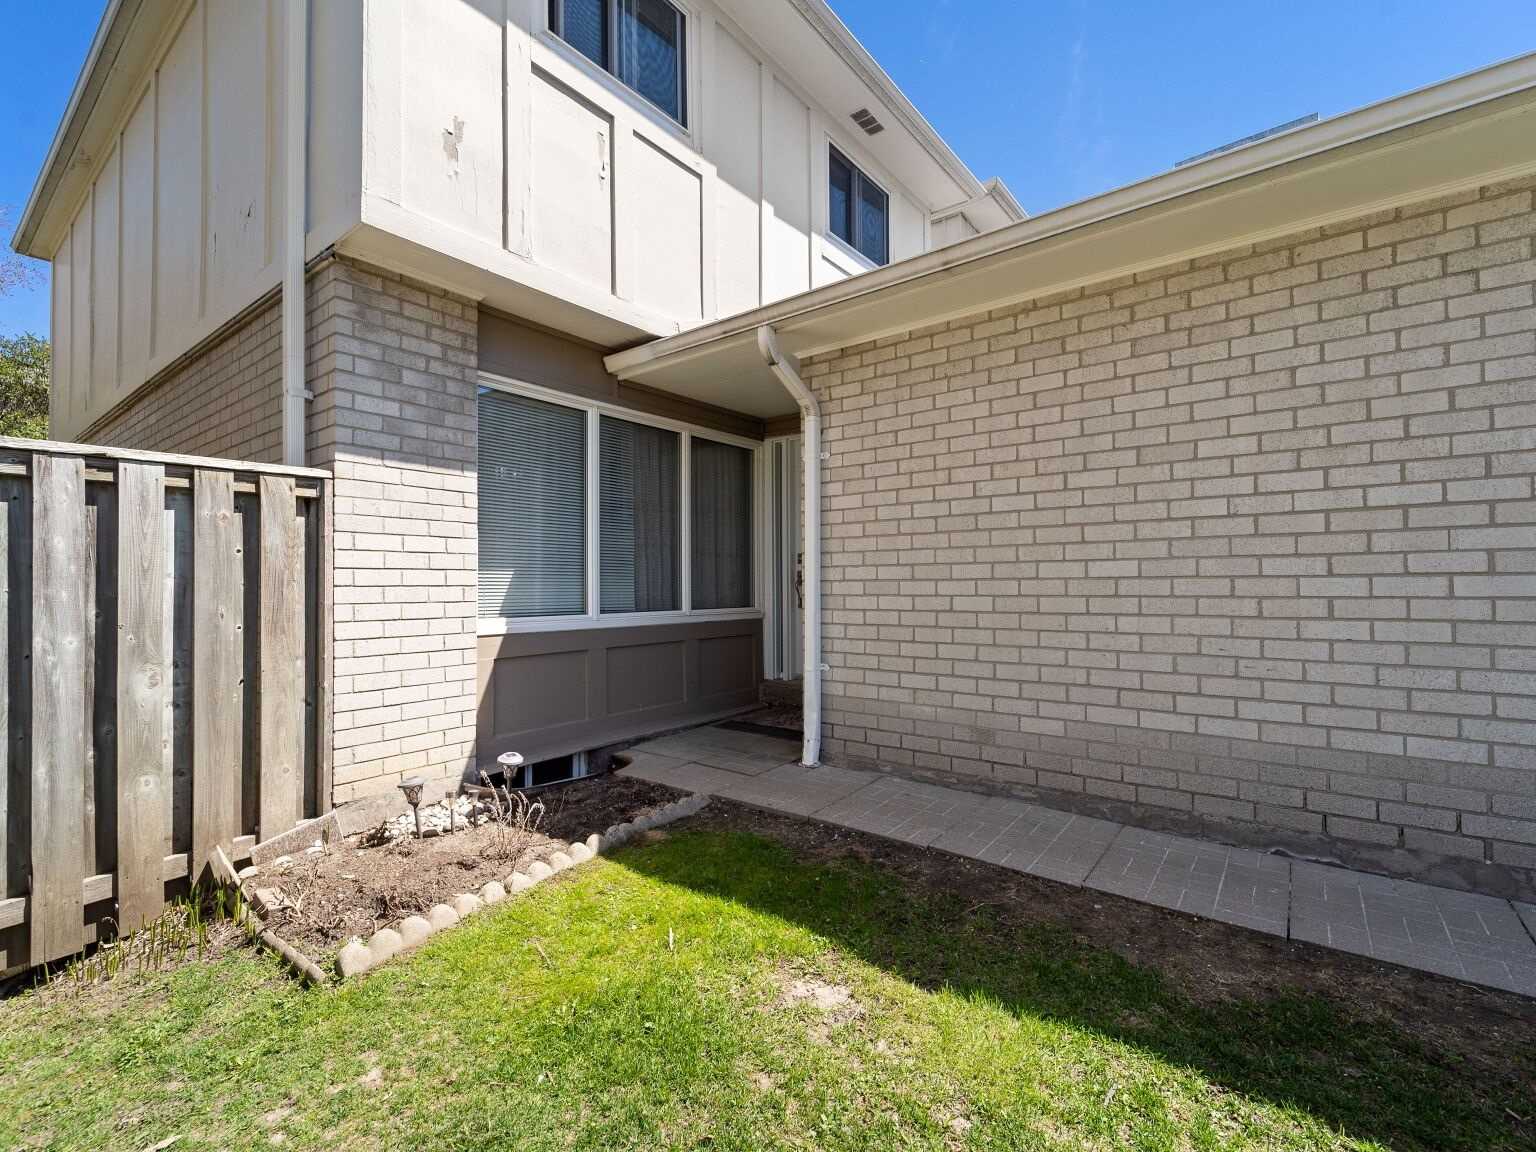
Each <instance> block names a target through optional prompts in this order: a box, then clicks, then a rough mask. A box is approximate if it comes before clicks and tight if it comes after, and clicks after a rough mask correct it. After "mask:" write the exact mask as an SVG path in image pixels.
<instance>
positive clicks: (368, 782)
mask: <svg viewBox="0 0 1536 1152" xmlns="http://www.w3.org/2000/svg"><path fill="white" fill-rule="evenodd" d="M476 320H477V309H476V306H475V304H474V303H473V302H471V301H468V300H465V299H461V298H459V297H455V296H451V295H448V294H446V293H444V292H442V291H440V290H438V289H435V288H429V287H426V286H424V285H419V284H415V283H412V282H410V281H407V280H403V279H401V278H399V277H397V276H394V275H392V274H390V273H385V272H380V271H378V270H376V269H371V268H367V267H365V266H361V265H357V264H353V263H350V262H346V261H341V260H336V261H332V262H331V263H329V264H327V265H325V266H323V267H322V268H321V269H319V270H318V271H317V272H316V273H315V274H314V276H313V277H312V279H311V281H310V348H309V361H310V369H309V376H310V387H311V388H312V390H313V391H314V393H315V399H314V402H313V403H312V404H311V406H310V418H309V428H308V437H309V461H310V463H311V464H312V465H314V466H316V467H321V468H329V469H331V470H332V471H333V473H334V475H335V481H334V493H335V505H334V515H335V519H334V540H335V590H336V599H335V618H336V629H335V649H334V657H335V690H334V703H335V733H336V736H335V800H336V802H337V803H344V802H346V801H348V800H353V799H357V798H360V797H363V796H368V795H373V794H377V793H387V792H390V791H391V790H393V788H394V787H395V784H396V782H397V781H398V780H399V779H400V777H401V776H403V775H414V774H421V775H425V776H427V777H428V778H430V779H432V780H440V781H448V780H454V781H456V780H457V778H458V777H459V775H460V774H461V773H462V772H464V771H465V769H466V768H467V767H468V766H469V765H470V763H471V762H472V759H473V755H474V744H475V623H476V621H475V580H476V563H477V560H476V537H475V509H476V494H475V466H476V440H475V428H476V387H477V379H476V369H477V352H476V344H477V337H476Z"/></svg>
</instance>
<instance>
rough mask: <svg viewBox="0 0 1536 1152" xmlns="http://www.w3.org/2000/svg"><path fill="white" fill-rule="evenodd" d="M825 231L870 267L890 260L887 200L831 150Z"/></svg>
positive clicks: (840, 154)
mask: <svg viewBox="0 0 1536 1152" xmlns="http://www.w3.org/2000/svg"><path fill="white" fill-rule="evenodd" d="M827 184H828V197H829V198H828V212H827V220H828V228H829V230H830V231H831V233H832V235H834V236H836V237H837V238H838V239H839V240H841V241H842V242H843V243H844V244H846V245H848V246H849V247H850V248H852V249H854V251H856V252H859V253H862V254H863V256H864V258H865V259H866V260H868V261H870V263H872V264H888V263H890V259H891V236H890V213H891V198H890V197H889V196H887V195H886V194H885V192H884V191H883V190H882V189H881V187H880V186H879V185H878V184H876V183H875V182H874V181H873V180H871V179H870V178H869V177H868V176H866V175H864V173H862V172H860V171H859V169H858V168H857V167H855V166H854V163H853V161H851V160H849V159H848V157H846V156H844V155H843V154H842V153H841V152H839V151H838V150H837V149H836V148H833V149H832V151H831V154H830V155H829V156H828V158H827Z"/></svg>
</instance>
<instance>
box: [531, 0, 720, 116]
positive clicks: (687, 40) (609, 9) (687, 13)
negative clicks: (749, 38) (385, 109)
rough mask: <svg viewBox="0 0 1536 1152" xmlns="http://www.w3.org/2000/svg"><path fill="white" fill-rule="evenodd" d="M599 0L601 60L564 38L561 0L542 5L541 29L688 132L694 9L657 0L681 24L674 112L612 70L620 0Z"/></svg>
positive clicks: (670, 0)
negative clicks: (676, 112) (542, 24)
mask: <svg viewBox="0 0 1536 1152" xmlns="http://www.w3.org/2000/svg"><path fill="white" fill-rule="evenodd" d="M601 2H602V5H603V25H604V27H603V60H602V62H601V63H599V62H598V61H596V60H593V59H592V58H591V57H590V56H588V55H587V54H586V53H585V52H583V51H582V50H581V49H580V48H577V47H576V46H575V45H574V44H572V43H571V42H570V41H569V40H567V39H566V38H565V36H564V33H563V32H562V30H561V27H560V25H561V24H562V23H563V20H564V15H565V8H564V4H563V0H548V3H547V4H546V5H545V9H544V31H545V32H546V33H547V34H548V36H549V38H550V39H551V40H552V41H553V42H554V43H555V44H557V45H558V46H559V47H560V49H561V51H563V52H566V53H569V54H570V56H571V57H572V58H573V59H574V60H577V61H579V62H580V63H581V65H582V66H583V67H586V68H591V69H594V70H595V71H597V72H598V73H599V74H601V75H602V76H604V77H606V78H607V79H608V80H610V81H611V82H612V83H614V84H617V85H618V86H619V87H620V88H621V89H623V91H624V92H625V93H627V94H628V95H629V96H632V97H633V98H635V99H637V100H639V101H640V102H641V103H642V104H643V105H644V106H645V107H646V108H647V109H649V110H650V111H652V112H654V113H655V114H656V115H658V116H661V117H662V118H664V119H665V120H666V122H667V123H668V124H670V125H672V126H673V127H675V128H677V129H680V130H681V131H683V132H684V133H691V132H692V127H691V125H690V121H691V120H692V119H693V117H692V116H691V115H690V114H689V113H690V109H689V104H690V100H689V91H688V85H689V82H690V79H691V76H690V73H691V72H692V69H691V68H690V66H689V59H688V58H689V56H690V55H691V52H690V50H689V46H690V45H691V44H692V42H693V29H694V27H695V20H696V14H695V13H694V11H693V9H692V8H690V7H688V6H687V5H684V4H679V3H677V2H676V0H659V2H660V3H663V4H665V5H666V6H667V7H668V8H671V9H672V11H673V12H675V13H676V14H677V17H678V19H679V20H680V21H681V22H682V27H681V29H680V31H681V35H680V36H679V37H678V44H677V76H676V79H677V110H678V113H679V114H678V115H676V116H674V115H672V113H671V112H668V111H667V110H666V109H665V108H663V107H662V106H661V105H660V104H657V103H656V102H655V101H654V100H652V99H651V98H650V97H649V96H647V95H646V94H645V93H644V92H641V91H640V89H638V88H636V87H635V86H634V85H633V84H631V83H630V82H629V81H628V80H626V79H624V78H623V77H622V76H620V75H619V73H618V72H617V71H616V70H615V61H617V59H618V56H619V4H620V0H601Z"/></svg>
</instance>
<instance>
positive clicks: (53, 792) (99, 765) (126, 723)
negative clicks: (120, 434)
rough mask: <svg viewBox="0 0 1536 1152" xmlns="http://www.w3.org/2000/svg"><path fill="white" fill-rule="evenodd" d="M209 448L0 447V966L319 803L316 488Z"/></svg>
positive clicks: (70, 935)
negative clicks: (216, 456) (183, 455)
mask: <svg viewBox="0 0 1536 1152" xmlns="http://www.w3.org/2000/svg"><path fill="white" fill-rule="evenodd" d="M215 463H221V464H222V466H209V465H208V463H207V462H203V461H198V462H195V463H194V464H191V465H189V464H188V463H187V462H185V461H182V462H175V461H171V462H168V461H167V459H166V458H156V457H154V456H151V455H147V454H144V453H137V454H126V455H125V454H112V453H109V452H107V451H105V450H98V449H95V448H92V447H89V446H80V447H70V448H66V446H62V445H37V446H29V447H28V448H27V449H25V450H23V449H21V448H19V447H18V446H17V443H16V442H12V441H0V973H3V972H9V971H13V970H15V968H16V966H17V965H25V964H28V963H31V964H37V963H44V962H48V961H55V960H59V959H63V958H66V957H68V956H71V955H74V954H76V953H78V952H79V950H80V949H81V948H82V947H84V946H89V945H92V944H95V943H97V942H99V941H102V940H105V939H108V938H109V937H110V936H111V935H113V934H116V933H117V932H118V931H119V930H122V931H131V930H134V929H137V928H138V927H140V926H141V925H142V924H143V923H144V922H145V921H147V920H150V919H152V918H153V917H155V916H156V915H158V914H159V912H160V911H161V909H162V908H163V906H164V901H165V895H166V892H167V889H166V885H167V884H178V885H179V884H183V883H185V882H186V881H187V880H188V879H190V880H192V881H194V882H197V881H201V880H202V879H204V878H205V877H206V872H207V867H208V862H209V859H210V857H211V856H212V855H213V853H214V851H215V849H216V848H223V849H224V851H225V852H226V853H228V854H229V855H230V856H231V858H234V859H243V858H244V857H245V856H246V855H248V854H249V852H250V850H251V847H252V845H253V844H254V843H255V840H256V834H257V833H258V832H259V834H260V835H261V836H262V837H263V838H270V837H272V836H275V835H280V834H282V833H283V832H286V831H287V830H288V829H290V828H292V827H293V826H294V825H295V824H297V823H298V822H300V821H301V820H302V819H303V818H304V816H305V815H306V814H309V813H310V812H312V811H323V810H324V809H325V808H327V807H329V801H330V796H329V791H330V781H329V772H328V765H329V758H330V749H329V747H328V746H327V747H321V743H322V741H326V742H328V741H329V734H330V716H329V707H330V704H329V701H330V684H329V676H330V662H329V656H330V645H329V637H328V632H329V628H330V623H329V621H330V619H331V605H330V602H329V596H330V590H331V583H332V582H331V577H330V573H328V572H325V571H322V570H321V568H322V565H324V564H328V563H329V562H330V559H329V558H330V554H331V553H330V540H329V509H330V504H329V496H330V489H329V485H328V484H327V483H324V482H323V481H324V475H323V474H319V473H309V472H302V473H300V472H293V473H291V474H290V473H285V472H284V470H282V469H278V468H273V467H247V466H246V465H245V464H244V463H242V462H237V461H225V462H215ZM322 777H324V779H323V780H322Z"/></svg>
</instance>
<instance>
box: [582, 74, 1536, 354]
mask: <svg viewBox="0 0 1536 1152" xmlns="http://www.w3.org/2000/svg"><path fill="white" fill-rule="evenodd" d="M1532 89H1536V53H1530V54H1527V55H1524V56H1519V57H1515V58H1513V59H1511V60H1507V61H1504V62H1502V63H1500V64H1495V65H1492V66H1490V67H1488V68H1483V69H1479V70H1478V71H1475V72H1471V73H1467V74H1465V75H1462V76H1458V77H1455V78H1453V79H1451V80H1447V81H1444V82H1442V83H1439V84H1435V85H1432V86H1430V87H1427V88H1422V89H1419V90H1417V91H1414V92H1410V93H1407V94H1405V95H1402V96H1397V97H1394V98H1392V99H1390V100H1385V101H1381V102H1379V103H1377V104H1372V105H1368V106H1367V107H1365V108H1361V109H1358V110H1356V111H1353V112H1347V113H1344V114H1342V115H1340V116H1336V117H1332V118H1330V119H1327V120H1323V121H1319V122H1318V123H1317V124H1314V125H1312V126H1311V127H1308V128H1304V129H1300V130H1298V131H1296V132H1292V133H1287V134H1286V135H1283V136H1277V137H1273V138H1270V139H1267V140H1263V141H1259V142H1257V143H1254V144H1250V145H1247V146H1245V147H1243V148H1240V149H1234V150H1233V151H1230V152H1224V153H1221V154H1218V155H1216V156H1212V157H1211V158H1209V159H1207V160H1203V161H1200V162H1199V163H1196V164H1190V165H1188V166H1185V167H1182V168H1175V169H1172V170H1170V171H1168V172H1164V173H1161V174H1159V175H1157V176H1153V177H1150V178H1148V179H1146V180H1142V181H1138V182H1137V183H1134V184H1129V185H1125V186H1124V187H1121V188H1117V189H1114V190H1112V191H1110V192H1106V193H1103V194H1102V195H1099V196H1095V197H1091V198H1089V199H1087V200H1081V201H1078V202H1076V203H1074V204H1069V205H1066V206H1064V207H1062V208H1058V209H1056V210H1054V211H1052V212H1048V213H1045V214H1043V215H1040V216H1034V217H1029V218H1026V219H1024V220H1022V221H1020V222H1019V223H1017V224H1013V225H1010V226H1008V227H1005V228H1002V229H999V230H997V231H995V232H989V233H984V234H982V235H980V236H975V237H972V238H970V239H968V240H963V241H961V242H959V243H957V244H953V245H950V246H948V247H946V248H940V249H938V250H936V251H933V252H929V253H925V254H923V255H920V256H915V257H912V258H911V259H909V260H905V261H901V262H899V263H896V264H891V265H888V266H886V267H884V268H879V269H875V270H874V271H871V272H866V273H863V274H861V275H859V276H855V277H852V278H850V279H847V280H843V281H840V282H838V283H836V284H831V285H828V286H826V287H824V288H818V289H815V290H813V291H811V292H806V293H802V294H800V295H798V296H794V297H790V298H789V299H787V300H781V301H777V302H775V303H773V304H768V305H765V306H763V307H761V308H757V309H754V310H752V311H750V312H746V313H742V314H740V315H737V316H733V317H728V318H726V319H723V320H719V321H715V322H713V323H710V324H705V325H702V326H700V327H698V328H694V329H691V330H689V331H687V332H684V333H681V334H679V335H677V336H669V337H665V338H663V339H660V340H656V341H653V342H651V343H648V344H643V345H640V346H638V347H635V348H631V349H627V350H625V351H621V352H616V353H614V354H612V355H610V356H608V357H607V360H606V362H607V366H608V370H609V371H610V372H612V373H613V374H614V375H616V376H619V377H620V378H623V379H632V378H637V377H638V376H640V375H644V374H649V373H651V372H653V371H655V370H657V369H659V368H660V367H661V366H662V365H663V364H665V363H666V362H667V361H669V360H673V359H674V358H675V359H678V360H683V359H693V358H695V357H697V356H699V355H701V354H703V353H704V352H706V351H707V349H708V347H709V346H710V345H711V344H713V343H716V342H723V341H730V340H732V339H735V338H738V337H740V336H741V335H742V334H743V333H745V332H751V331H755V330H756V328H757V327H758V326H760V325H762V324H781V323H785V322H787V321H789V320H791V319H792V318H798V317H803V316H806V315H808V314H810V313H818V314H825V313H828V312H830V311H831V310H833V309H836V308H838V307H839V306H842V305H847V304H850V303H852V302H853V301H857V300H863V299H865V298H868V297H870V296H872V295H875V294H877V293H881V292H886V291H892V290H896V289H898V288H901V287H903V286H908V285H911V284H913V282H915V281H919V280H923V279H926V278H930V277H935V276H940V275H943V274H946V273H950V272H953V271H954V270H956V269H957V268H960V267H963V266H965V265H968V264H972V263H975V262H977V261H982V260H989V259H993V258H996V257H999V256H1002V255H1004V254H1006V253H1008V252H1010V251H1011V250H1015V249H1022V248H1024V247H1026V246H1029V245H1033V244H1036V243H1038V242H1039V241H1041V240H1045V239H1049V238H1051V237H1054V236H1058V235H1061V234H1063V233H1066V232H1070V231H1074V230H1077V229H1081V228H1085V227H1088V226H1090V225H1093V224H1096V223H1102V222H1105V221H1108V220H1111V219H1114V218H1116V217H1120V216H1126V215H1128V214H1130V213H1132V212H1136V211H1138V210H1140V209H1144V208H1148V207H1152V206H1154V205H1158V204H1162V203H1166V202H1168V201H1171V200H1177V199H1180V198H1183V197H1186V196H1189V195H1192V194H1194V193H1197V192H1201V191H1204V190H1207V189H1211V188H1216V187H1218V186H1221V185H1227V184H1231V183H1233V182H1235V181H1238V180H1241V179H1243V178H1244V177H1249V176H1254V175H1258V174H1261V173H1264V172H1266V171H1268V170H1270V169H1274V168H1278V167H1281V166H1283V165H1288V164H1293V163H1296V162H1298V161H1305V160H1308V159H1310V158H1314V157H1320V156H1323V155H1324V154H1327V153H1331V152H1335V151H1337V150H1339V149H1343V148H1346V147H1348V146H1349V145H1352V144H1362V143H1364V142H1367V141H1370V140H1372V139H1374V138H1377V137H1383V136H1386V135H1388V134H1389V133H1393V132H1397V131H1399V130H1402V129H1410V128H1413V127H1414V126H1416V125H1421V124H1425V123H1426V122H1428V121H1431V120H1435V119H1437V118H1439V117H1443V116H1448V115H1451V114H1453V113H1456V112H1460V111H1465V110H1467V109H1471V108H1475V107H1477V106H1479V105H1483V104H1490V103H1492V102H1494V101H1497V100H1499V99H1501V98H1504V97H1510V96H1515V95H1518V94H1519V93H1521V92H1527V91H1530V90H1532ZM857 339H858V338H857V337H855V342H856V341H857Z"/></svg>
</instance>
